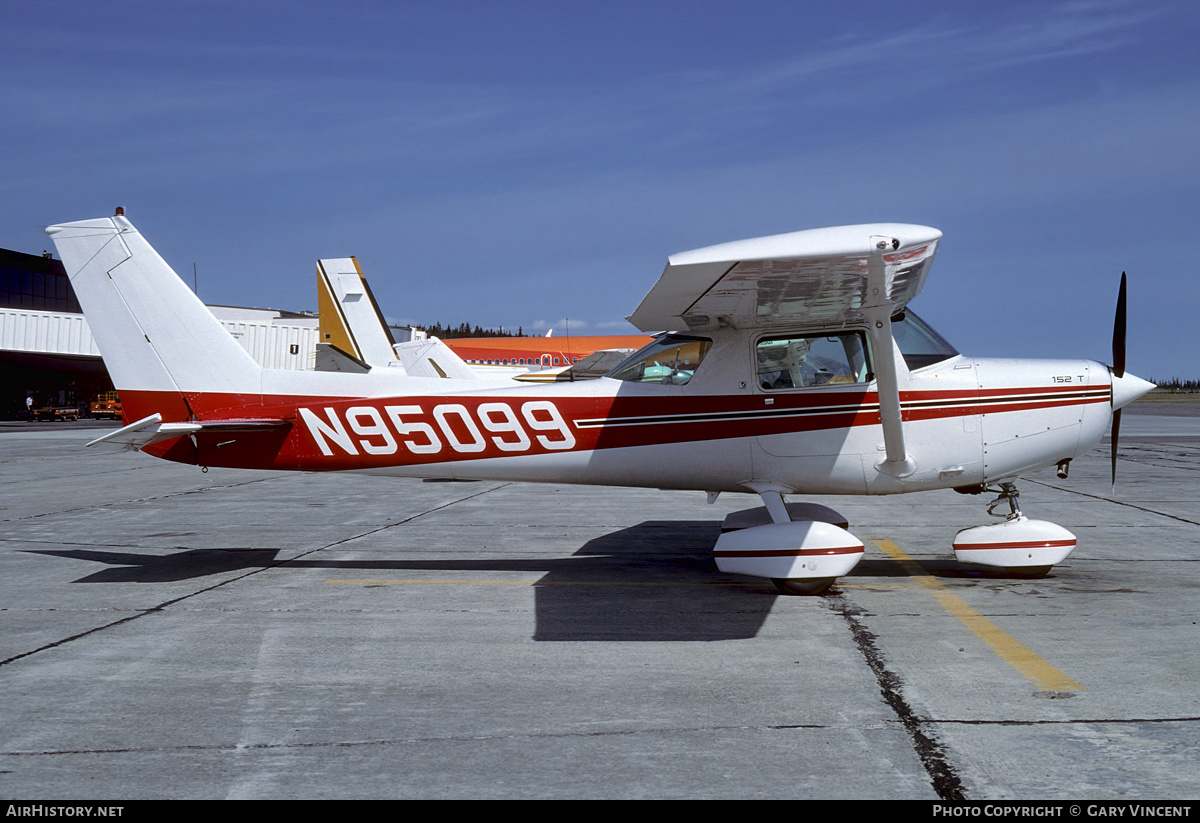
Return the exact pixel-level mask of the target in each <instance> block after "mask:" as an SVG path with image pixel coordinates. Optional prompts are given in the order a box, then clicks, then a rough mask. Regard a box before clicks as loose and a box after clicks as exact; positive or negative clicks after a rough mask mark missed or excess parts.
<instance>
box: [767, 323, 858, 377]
mask: <svg viewBox="0 0 1200 823" xmlns="http://www.w3.org/2000/svg"><path fill="white" fill-rule="evenodd" d="M755 360H756V362H757V364H758V385H759V388H761V389H765V390H767V391H775V390H779V389H797V388H805V387H808V386H826V385H833V384H837V383H868V382H870V381H871V380H872V379H874V375H873V374H871V364H870V358H868V357H867V341H866V336H865V335H864V334H863V333H862V332H842V333H838V334H828V333H823V334H797V335H789V336H787V337H768V338H766V339H764V340H760V341H758V344H757V345H756V346H755Z"/></svg>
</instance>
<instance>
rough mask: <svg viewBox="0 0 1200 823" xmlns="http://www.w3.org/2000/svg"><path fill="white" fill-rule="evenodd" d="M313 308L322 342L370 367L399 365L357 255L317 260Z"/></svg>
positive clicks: (390, 336) (386, 327) (390, 335)
mask: <svg viewBox="0 0 1200 823" xmlns="http://www.w3.org/2000/svg"><path fill="white" fill-rule="evenodd" d="M317 308H318V310H319V313H320V317H321V342H322V343H329V344H330V345H332V346H334V347H335V348H337V349H338V350H339V351H341V352H342V353H344V354H348V355H350V356H351V357H353V358H354V359H356V360H359V361H361V362H363V363H365V364H367V366H368V367H370V368H376V367H379V366H392V365H399V364H398V363H397V359H396V353H395V352H394V351H392V346H394V345H395V343H396V341H395V340H394V339H392V332H391V330H389V329H388V325H387V321H385V320H384V319H383V312H381V311H380V310H379V304H378V303H376V302H375V295H373V294H371V287H370V286H369V285H367V278H366V277H365V276H364V275H363V273H362V268H361V267H360V266H359V265H358V260H357V258H354V257H342V258H326V259H323V260H318V261H317Z"/></svg>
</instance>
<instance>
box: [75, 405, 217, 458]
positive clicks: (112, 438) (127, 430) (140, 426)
mask: <svg viewBox="0 0 1200 823" xmlns="http://www.w3.org/2000/svg"><path fill="white" fill-rule="evenodd" d="M199 430H200V424H199V423H164V422H162V415H161V414H152V415H150V416H149V417H143V418H142V419H141V420H139V421H137V422H136V423H130V424H129V425H128V426H122V427H121V428H119V429H117V430H116V431H115V432H109V433H108V434H106V435H104V436H103V437H97V438H96V439H95V440H93V441H92V442H90V443H88V445H89V446H99V445H101V444H103V445H105V446H119V447H121V448H122V449H125V450H126V451H138V450H139V449H142V448H145V447H146V446H149V445H150V444H152V443H158V442H160V441H162V440H170V439H171V438H173V437H180V436H182V435H185V434H192V433H193V432H197V431H199Z"/></svg>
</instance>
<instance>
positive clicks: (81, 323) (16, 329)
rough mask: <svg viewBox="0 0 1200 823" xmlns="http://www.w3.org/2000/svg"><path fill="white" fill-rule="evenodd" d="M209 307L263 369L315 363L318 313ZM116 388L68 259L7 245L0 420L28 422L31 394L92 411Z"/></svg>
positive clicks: (0, 286)
mask: <svg viewBox="0 0 1200 823" xmlns="http://www.w3.org/2000/svg"><path fill="white" fill-rule="evenodd" d="M209 309H210V310H211V311H212V313H213V314H214V315H216V317H217V319H218V320H220V321H221V323H222V325H224V326H225V328H226V329H227V330H228V331H229V333H230V334H231V335H233V337H234V338H235V339H236V340H237V341H238V342H239V343H241V344H242V347H243V348H245V349H246V351H248V352H249V353H250V355H251V356H252V357H254V359H255V360H257V361H258V362H259V363H260V364H261V365H262V366H263V367H265V368H272V369H311V368H313V367H314V364H315V361H316V345H317V340H318V334H319V333H318V321H317V316H316V315H314V314H307V313H299V312H285V311H277V310H274V309H249V308H237V307H234V306H209ZM112 388H113V386H112V383H111V381H110V380H109V378H108V372H107V371H105V369H104V363H103V361H102V360H101V359H100V351H99V349H97V348H96V343H95V341H94V340H93V339H92V333H91V330H90V329H89V328H88V322H87V318H85V317H84V316H83V313H82V312H81V310H80V308H79V301H78V300H76V298H75V293H74V291H72V289H71V282H70V280H69V279H68V278H67V273H66V271H65V270H64V269H63V265H62V262H61V261H59V260H55V259H54V257H53V256H52V255H51V254H50V253H49V252H43V253H42V254H41V255H40V256H39V255H36V254H24V253H22V252H17V251H9V250H7V249H0V419H3V420H20V419H24V417H25V398H26V397H27V396H32V397H33V400H34V403H35V405H37V406H41V405H57V406H78V407H79V408H80V411H81V412H83V413H86V411H87V407H88V404H89V403H91V401H92V400H94V399H95V398H96V396H97V395H99V394H100V393H102V392H106V391H111V390H112Z"/></svg>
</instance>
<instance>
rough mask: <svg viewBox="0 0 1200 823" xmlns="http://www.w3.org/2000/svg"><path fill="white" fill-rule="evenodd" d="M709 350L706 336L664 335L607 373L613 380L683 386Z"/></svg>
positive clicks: (709, 343)
mask: <svg viewBox="0 0 1200 823" xmlns="http://www.w3.org/2000/svg"><path fill="white" fill-rule="evenodd" d="M710 348H712V341H711V340H709V339H708V338H707V337H691V336H689V335H683V334H664V335H662V336H661V337H659V338H658V339H656V340H655V341H654V342H653V343H651V344H650V345H648V346H645V347H644V348H642V349H641V350H640V351H637V352H634V353H633V354H632V355H630V356H629V357H628V358H627V359H626V360H625V361H624V362H623V363H621V365H619V366H617V367H616V368H615V369H613V370H612V371H610V372H609V373H608V375H607V376H608V377H611V378H613V379H614V380H626V381H629V382H632V383H661V384H664V385H669V386H683V385H686V384H687V383H688V381H690V380H691V379H692V375H693V374H695V372H696V369H697V368H699V366H700V363H701V361H703V360H704V356H705V355H707V354H708V350H709V349H710Z"/></svg>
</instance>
